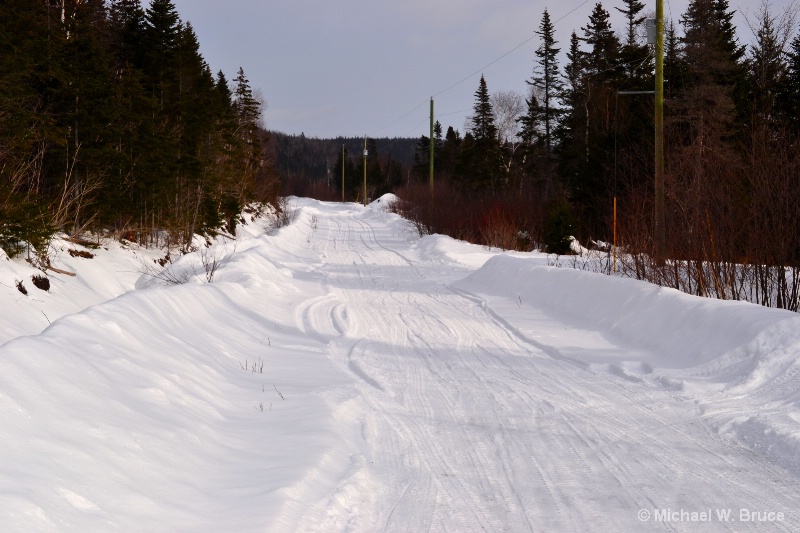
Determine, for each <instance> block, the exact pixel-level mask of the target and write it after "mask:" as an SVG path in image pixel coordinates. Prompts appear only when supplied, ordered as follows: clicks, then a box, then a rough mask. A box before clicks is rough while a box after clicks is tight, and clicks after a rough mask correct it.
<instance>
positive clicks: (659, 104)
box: [653, 0, 666, 263]
mask: <svg viewBox="0 0 800 533" xmlns="http://www.w3.org/2000/svg"><path fill="white" fill-rule="evenodd" d="M655 104H656V116H655V130H656V131H655V134H656V139H655V141H656V146H655V152H656V160H655V164H656V169H655V170H656V183H655V188H656V191H655V192H656V198H655V228H654V235H653V237H654V244H655V259H656V261H658V262H659V263H661V262H662V261H663V260H664V257H663V255H664V252H665V249H664V248H665V240H666V227H665V224H666V222H665V217H664V210H665V207H664V0H656V98H655Z"/></svg>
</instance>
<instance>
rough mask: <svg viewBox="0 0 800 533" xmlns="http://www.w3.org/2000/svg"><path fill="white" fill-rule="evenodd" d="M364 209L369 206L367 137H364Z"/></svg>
mask: <svg viewBox="0 0 800 533" xmlns="http://www.w3.org/2000/svg"><path fill="white" fill-rule="evenodd" d="M363 193H364V207H366V206H367V136H366V135H364V190H363Z"/></svg>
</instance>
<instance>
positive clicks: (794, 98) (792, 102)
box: [780, 35, 800, 133]
mask: <svg viewBox="0 0 800 533" xmlns="http://www.w3.org/2000/svg"><path fill="white" fill-rule="evenodd" d="M780 109H781V114H782V116H783V119H784V121H785V123H786V124H788V126H789V127H790V128H791V129H792V130H794V132H795V133H797V132H798V131H800V122H799V121H798V120H797V117H798V116H800V35H797V36H795V37H794V39H792V42H791V44H790V45H789V50H788V51H787V52H786V76H785V77H784V82H783V84H782V86H781V92H780Z"/></svg>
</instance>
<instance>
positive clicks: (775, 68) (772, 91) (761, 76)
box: [747, 4, 787, 124]
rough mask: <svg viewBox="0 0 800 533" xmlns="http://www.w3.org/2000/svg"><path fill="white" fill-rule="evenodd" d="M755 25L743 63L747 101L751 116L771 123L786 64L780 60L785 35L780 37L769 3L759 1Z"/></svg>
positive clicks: (774, 118) (773, 119)
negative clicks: (749, 105)
mask: <svg viewBox="0 0 800 533" xmlns="http://www.w3.org/2000/svg"><path fill="white" fill-rule="evenodd" d="M757 22H758V24H759V26H758V28H757V29H756V35H755V37H756V41H755V43H754V44H753V45H751V47H750V54H749V58H748V59H749V60H748V61H747V66H748V70H749V78H750V83H749V89H750V95H749V96H750V97H749V100H750V102H751V106H752V110H753V111H752V113H753V118H754V119H755V120H756V121H758V122H760V123H763V124H774V123H775V121H776V118H777V117H776V116H775V112H776V111H777V104H778V98H779V94H780V92H781V88H782V86H783V85H784V83H785V81H784V80H785V77H786V72H787V64H786V61H785V59H784V47H785V46H786V44H787V43H786V38H785V37H782V35H781V33H780V29H779V28H778V24H780V23H779V22H776V18H775V17H774V16H773V15H772V14H771V13H770V10H769V4H763V5H762V9H761V11H760V12H759V13H758V14H757Z"/></svg>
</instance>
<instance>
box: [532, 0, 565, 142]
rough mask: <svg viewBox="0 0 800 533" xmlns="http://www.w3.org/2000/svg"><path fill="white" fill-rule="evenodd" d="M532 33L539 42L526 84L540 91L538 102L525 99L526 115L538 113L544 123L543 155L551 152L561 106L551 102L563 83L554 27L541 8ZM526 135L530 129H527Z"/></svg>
mask: <svg viewBox="0 0 800 533" xmlns="http://www.w3.org/2000/svg"><path fill="white" fill-rule="evenodd" d="M536 34H537V35H538V36H539V37H540V38H541V44H540V45H539V48H538V49H537V50H536V57H538V58H539V59H538V60H537V62H536V64H537V68H536V69H535V71H534V75H533V77H532V78H531V79H530V81H528V84H530V85H532V86H534V87H536V88H538V89H540V90H541V93H540V94H541V101H540V102H539V101H536V99H535V98H533V97H531V98H530V99H528V112H527V114H526V116H528V117H533V116H534V113H536V112H537V110H538V112H540V113H541V123H542V125H543V126H544V137H543V141H544V147H545V150H546V155H547V157H550V156H551V154H552V144H553V142H552V133H553V131H554V130H555V128H556V124H557V122H558V118H559V116H560V115H561V109H560V108H559V107H557V106H556V105H555V100H556V98H557V96H558V95H559V94H560V93H561V91H562V88H563V84H562V82H561V79H560V77H559V69H558V53H559V52H560V51H561V49H560V48H556V47H555V45H556V44H557V43H558V41H556V40H555V35H554V34H555V27H554V26H553V23H552V22H551V21H550V14H549V13H548V12H547V10H546V9H545V10H544V14H543V15H542V21H541V23H540V24H539V30H538V31H537V32H536ZM528 133H529V134H530V133H532V132H528Z"/></svg>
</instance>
